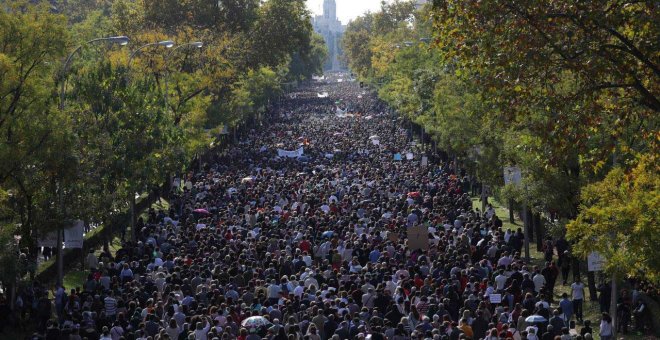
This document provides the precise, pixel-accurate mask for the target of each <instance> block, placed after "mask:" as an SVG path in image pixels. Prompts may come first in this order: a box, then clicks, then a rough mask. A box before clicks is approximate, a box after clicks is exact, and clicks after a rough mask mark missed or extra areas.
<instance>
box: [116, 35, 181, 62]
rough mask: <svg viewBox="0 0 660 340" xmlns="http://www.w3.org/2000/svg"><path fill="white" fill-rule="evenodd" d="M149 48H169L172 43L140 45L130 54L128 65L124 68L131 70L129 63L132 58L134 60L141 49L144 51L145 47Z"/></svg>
mask: <svg viewBox="0 0 660 340" xmlns="http://www.w3.org/2000/svg"><path fill="white" fill-rule="evenodd" d="M150 46H159V47H165V48H171V47H172V46H174V41H172V40H163V41H158V42H153V43H148V44H144V45H142V46H140V47H138V48H136V49H135V50H134V51H133V52H131V54H130V55H129V56H128V63H127V64H126V66H127V67H128V68H131V62H133V58H135V56H136V55H137V54H138V53H139V52H140V51H142V50H143V49H145V48H147V47H150Z"/></svg>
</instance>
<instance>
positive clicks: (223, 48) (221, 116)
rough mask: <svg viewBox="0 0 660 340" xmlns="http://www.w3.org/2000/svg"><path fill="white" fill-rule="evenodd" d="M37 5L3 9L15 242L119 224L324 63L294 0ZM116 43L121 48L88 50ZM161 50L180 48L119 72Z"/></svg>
mask: <svg viewBox="0 0 660 340" xmlns="http://www.w3.org/2000/svg"><path fill="white" fill-rule="evenodd" d="M35 3H39V2H34V1H28V0H9V1H3V2H2V4H3V5H2V7H1V8H0V136H2V137H1V138H0V159H1V160H2V162H0V223H2V225H3V226H5V225H20V229H19V230H18V232H20V233H21V234H22V236H23V239H22V241H21V243H22V246H29V247H33V246H34V242H35V240H36V237H37V236H39V235H43V233H44V232H47V231H49V230H51V229H55V228H58V227H61V226H62V225H63V223H64V221H66V220H70V219H72V218H81V219H83V220H86V221H94V222H104V221H110V220H113V219H115V218H116V217H117V215H118V213H120V212H122V211H126V210H127V209H128V207H129V204H130V202H131V200H132V197H133V195H134V194H135V193H136V192H139V193H142V192H145V191H150V190H152V189H154V188H155V187H157V186H160V185H161V184H162V183H163V181H165V180H167V179H168V178H169V176H170V175H172V174H174V173H178V172H181V171H183V170H185V168H184V166H185V164H189V163H190V160H191V159H192V158H193V157H195V156H196V155H199V154H201V153H203V152H205V151H206V150H207V148H208V146H209V145H211V144H212V143H213V142H214V141H215V138H216V137H217V131H218V130H219V128H220V127H221V126H223V125H231V126H236V125H240V124H243V123H245V122H246V121H249V120H252V119H254V118H255V114H257V113H259V112H261V111H262V110H263V109H264V108H265V107H266V106H267V105H268V103H269V100H270V99H272V98H275V97H276V96H278V95H279V94H280V91H281V86H280V84H281V83H282V82H283V81H286V80H304V79H307V78H309V77H311V76H312V75H314V74H318V73H319V72H320V70H321V65H322V64H323V61H324V59H325V58H326V56H327V50H326V49H325V46H324V45H323V42H322V39H320V38H319V37H318V36H314V35H313V32H312V29H311V22H310V16H309V13H308V11H307V10H306V8H305V3H304V1H302V0H296V1H293V2H292V1H284V0H271V1H268V2H266V3H264V4H261V2H260V1H259V0H220V1H209V0H186V1H150V0H144V1H128V0H116V1H105V0H101V1H83V0H69V1H68V2H67V3H65V4H58V5H57V6H56V7H52V6H47V5H46V4H35ZM58 13H63V14H58ZM112 35H127V36H129V37H130V45H129V46H127V47H125V48H121V47H118V46H112V45H110V44H104V43H102V42H99V43H95V44H85V42H86V41H90V40H92V39H96V38H100V37H107V36H112ZM161 40H173V41H175V42H176V43H177V45H176V46H177V47H179V46H180V47H181V48H178V49H176V50H174V49H171V50H166V49H164V48H162V47H158V46H151V47H149V48H145V49H141V50H140V53H138V54H136V55H135V58H134V59H132V62H131V65H130V69H128V67H127V61H128V55H129V53H130V51H127V50H128V49H129V48H130V49H132V50H133V51H135V49H136V48H139V47H140V46H143V45H145V44H149V43H154V42H158V41H161ZM196 41H201V42H203V44H204V46H203V48H198V47H195V46H192V45H185V46H182V45H183V44H185V43H188V42H196ZM78 46H80V49H79V50H76V51H77V53H76V54H75V55H74V56H73V59H72V60H73V63H72V64H71V65H70V68H69V70H68V72H67V74H66V75H64V74H62V70H61V67H62V61H63V60H65V59H66V57H67V53H70V52H71V51H73V50H74V49H76V48H77V47H78ZM65 79H66V80H67V84H66V86H65V87H64V88H65V98H66V103H67V107H66V110H65V111H60V110H59V109H58V108H57V104H58V103H59V100H58V99H59V98H58V94H59V86H60V85H61V84H62V83H63V81H64V80H65ZM4 229H5V230H6V228H4ZM12 230H13V228H12ZM0 241H1V240H0ZM3 242H4V241H3ZM3 259H5V258H4V257H3Z"/></svg>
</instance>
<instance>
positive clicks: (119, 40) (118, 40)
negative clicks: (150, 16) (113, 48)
mask: <svg viewBox="0 0 660 340" xmlns="http://www.w3.org/2000/svg"><path fill="white" fill-rule="evenodd" d="M128 41H129V39H128V37H127V36H124V35H121V36H116V37H106V38H97V39H92V40H90V41H88V42H86V43H84V44H82V45H80V46H78V47H76V49H75V50H73V51H72V52H71V54H69V56H68V57H67V58H66V62H64V67H63V68H62V77H63V79H62V85H61V88H60V110H62V111H64V107H65V105H64V104H65V98H64V97H65V96H64V95H65V93H64V92H65V90H66V74H67V72H69V67H70V66H71V61H72V60H73V56H74V55H75V54H76V53H78V52H79V51H80V50H81V49H82V48H83V47H84V46H85V45H89V44H93V43H97V42H105V43H110V44H119V45H121V46H124V45H126V44H128Z"/></svg>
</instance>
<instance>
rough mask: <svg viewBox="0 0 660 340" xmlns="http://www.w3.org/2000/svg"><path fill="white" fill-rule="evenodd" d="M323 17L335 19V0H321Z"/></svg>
mask: <svg viewBox="0 0 660 340" xmlns="http://www.w3.org/2000/svg"><path fill="white" fill-rule="evenodd" d="M323 18H325V19H326V20H337V3H336V2H335V0H323Z"/></svg>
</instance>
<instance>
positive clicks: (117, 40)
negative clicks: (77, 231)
mask: <svg viewBox="0 0 660 340" xmlns="http://www.w3.org/2000/svg"><path fill="white" fill-rule="evenodd" d="M98 42H103V43H108V44H119V45H121V46H124V45H126V44H128V42H129V39H128V37H127V36H124V35H120V36H114V37H104V38H96V39H92V40H89V41H87V42H85V43H84V44H82V45H80V46H78V47H76V48H75V49H74V50H73V51H71V53H70V54H69V56H68V57H67V58H66V61H65V62H64V66H63V67H62V85H60V110H61V111H64V109H65V107H66V75H67V73H68V72H69V67H70V66H71V62H72V61H73V57H74V56H75V55H76V53H78V52H80V50H81V49H82V48H83V47H84V46H86V45H89V44H94V43H98ZM58 190H59V194H58V196H59V201H60V207H61V208H62V211H64V201H63V200H62V190H63V188H61V187H60V188H59V189H58ZM63 233H64V229H63V228H62V227H60V228H59V229H58V230H57V254H56V255H57V285H58V286H61V285H62V277H63V274H64V262H63V255H64V254H63V253H62V239H63V236H64V235H62V234H63Z"/></svg>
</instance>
